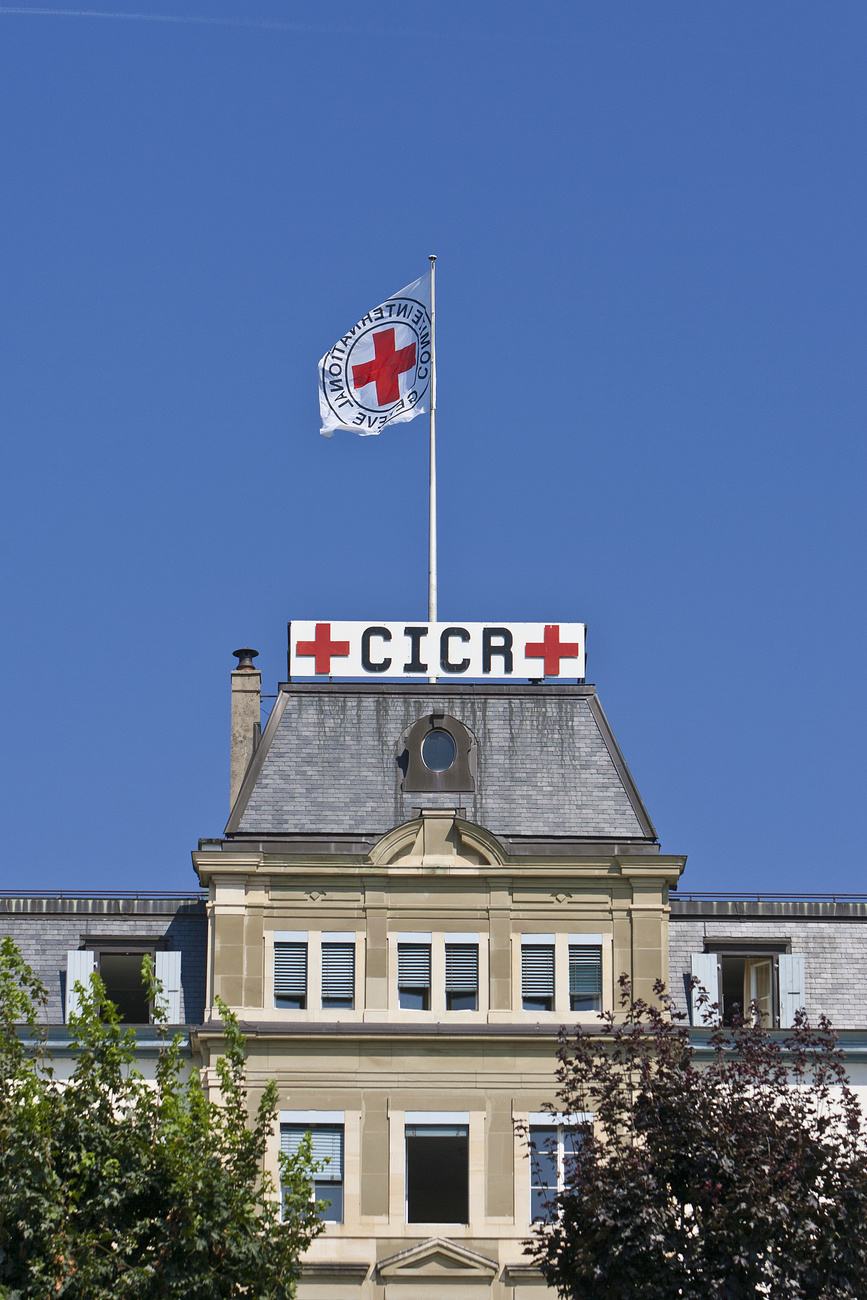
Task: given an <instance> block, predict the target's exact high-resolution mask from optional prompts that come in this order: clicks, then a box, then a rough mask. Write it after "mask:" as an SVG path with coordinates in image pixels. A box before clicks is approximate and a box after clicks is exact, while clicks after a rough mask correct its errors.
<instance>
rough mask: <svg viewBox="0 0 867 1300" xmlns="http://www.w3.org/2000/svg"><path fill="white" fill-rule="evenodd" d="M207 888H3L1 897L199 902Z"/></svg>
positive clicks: (205, 896)
mask: <svg viewBox="0 0 867 1300" xmlns="http://www.w3.org/2000/svg"><path fill="white" fill-rule="evenodd" d="M207 897H208V891H207V889H198V890H196V889H2V890H0V898H133V899H135V898H141V899H147V898H188V899H190V900H191V901H194V902H198V901H199V899H202V898H204V899H206V898H207Z"/></svg>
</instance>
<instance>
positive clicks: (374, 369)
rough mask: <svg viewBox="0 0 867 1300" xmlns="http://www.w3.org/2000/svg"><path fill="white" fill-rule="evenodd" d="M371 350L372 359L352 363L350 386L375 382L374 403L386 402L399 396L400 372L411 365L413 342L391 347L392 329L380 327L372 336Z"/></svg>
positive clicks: (412, 360)
mask: <svg viewBox="0 0 867 1300" xmlns="http://www.w3.org/2000/svg"><path fill="white" fill-rule="evenodd" d="M373 351H374V358H373V360H372V361H365V362H364V364H363V365H361V366H353V367H352V387H353V388H364V386H365V385H366V384H376V401H377V404H378V405H379V406H389V405H390V404H391V403H392V402H396V401H398V399H399V398H400V384H399V382H398V380H399V378H400V376H401V375H403V374H406V372H407V371H408V370H412V368H413V366H414V365H415V344H414V343H408V344H407V346H406V347H405V348H398V349H397V351H395V347H394V330H393V329H390V330H380V331H379V333H378V334H374V336H373Z"/></svg>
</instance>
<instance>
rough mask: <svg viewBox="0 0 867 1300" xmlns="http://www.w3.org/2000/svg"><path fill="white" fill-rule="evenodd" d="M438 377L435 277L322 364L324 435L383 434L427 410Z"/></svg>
mask: <svg viewBox="0 0 867 1300" xmlns="http://www.w3.org/2000/svg"><path fill="white" fill-rule="evenodd" d="M432 375H433V331H432V328H431V275H430V272H428V273H427V275H423V276H422V277H421V278H420V279H419V280H413V282H412V284H408V285H407V286H406V288H404V289H401V290H400V292H399V293H396V294H393V295H392V297H391V298H388V299H386V301H385V302H382V303H380V304H379V306H378V307H373V308H372V309H371V310H370V311H369V312H368V313H367V315H366V316H362V318H361V320H360V321H358V323H357V324H356V325H353V327H352V329H351V330H349V331H348V332H347V333H346V334H344V335H343V337H342V338H341V339H338V340H337V342H336V343H335V344H334V347H333V348H331V350H330V351H328V352H326V353H325V356H324V357H323V358H322V360H321V361H320V362H319V413H320V415H321V416H322V433H323V434H324V435H325V437H326V438H330V437H331V435H332V433H333V431H334V430H335V429H347V430H348V431H349V432H350V433H361V434H370V433H381V432H382V430H383V429H384V428H385V426H386V425H387V424H398V423H401V422H403V421H404V420H412V419H414V418H415V417H416V416H417V415H421V413H422V411H424V410H425V409H426V407H425V404H424V403H425V399H426V398H427V397H428V395H429V391H430V386H431V382H432Z"/></svg>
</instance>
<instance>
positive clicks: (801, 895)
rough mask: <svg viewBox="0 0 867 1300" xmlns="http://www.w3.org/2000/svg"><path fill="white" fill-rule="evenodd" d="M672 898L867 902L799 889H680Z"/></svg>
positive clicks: (685, 900)
mask: <svg viewBox="0 0 867 1300" xmlns="http://www.w3.org/2000/svg"><path fill="white" fill-rule="evenodd" d="M671 898H672V901H676V900H677V899H680V901H681V902H683V903H691V902H693V901H696V902H698V901H701V900H702V899H709V900H715V899H719V900H721V901H723V902H729V903H801V902H810V903H817V902H821V903H848V902H864V901H865V900H867V894H841V893H836V892H835V893H824V894H810V893H806V892H804V891H803V890H799V889H792V890H789V891H787V892H785V893H775V892H774V891H772V890H767V891H765V890H762V891H760V892H758V893H746V892H741V893H738V892H733V891H732V890H727V891H726V892H724V893H718V892H716V891H714V892H705V891H702V890H697V889H690V890H688V891H687V892H686V893H682V892H681V891H680V890H679V889H678V890H672V892H671Z"/></svg>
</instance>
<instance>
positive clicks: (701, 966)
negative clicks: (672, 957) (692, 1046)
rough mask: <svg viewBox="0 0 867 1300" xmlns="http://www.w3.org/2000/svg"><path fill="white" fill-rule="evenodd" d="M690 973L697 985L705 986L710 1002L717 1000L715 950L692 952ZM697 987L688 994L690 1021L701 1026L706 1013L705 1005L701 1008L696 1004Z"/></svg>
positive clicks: (717, 975)
mask: <svg viewBox="0 0 867 1300" xmlns="http://www.w3.org/2000/svg"><path fill="white" fill-rule="evenodd" d="M689 960H690V969H691V973H692V974H693V975H695V976H696V977H697V979H698V983H699V986H701V987H703V988H706V989H707V991H708V993H709V994H710V1000H711V1002H719V973H718V970H717V955H716V953H715V952H694V953H693V954H692V956H691V957H690V959H689ZM698 995H699V988H698V987H696V988H694V989H693V990H692V993H691V995H690V1012H691V1019H692V1023H693V1024H694V1025H696V1026H697V1027H699V1028H701V1026H702V1025H704V1024H705V1023H706V1022H705V1019H704V1016H705V1014H706V1013H707V1007H706V1006H705V1007H704V1008H703V1009H702V1008H700V1007H699V1006H698Z"/></svg>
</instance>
